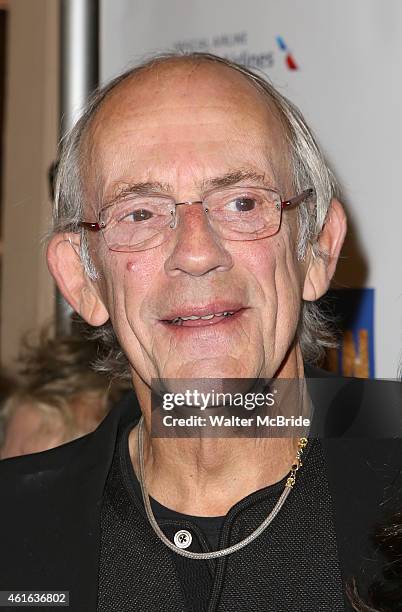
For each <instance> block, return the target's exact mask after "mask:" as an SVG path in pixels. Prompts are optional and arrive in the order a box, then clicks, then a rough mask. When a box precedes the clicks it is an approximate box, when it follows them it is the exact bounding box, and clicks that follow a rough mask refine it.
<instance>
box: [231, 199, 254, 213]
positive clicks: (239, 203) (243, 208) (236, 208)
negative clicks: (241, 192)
mask: <svg viewBox="0 0 402 612" xmlns="http://www.w3.org/2000/svg"><path fill="white" fill-rule="evenodd" d="M256 206H257V201H256V200H255V199H254V198H248V197H246V196H244V197H243V196H242V197H239V198H236V199H235V200H232V201H231V202H229V203H228V204H227V207H228V208H229V209H230V210H232V211H233V212H248V211H250V210H254V209H255V208H256Z"/></svg>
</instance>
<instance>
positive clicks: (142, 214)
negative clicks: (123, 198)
mask: <svg viewBox="0 0 402 612" xmlns="http://www.w3.org/2000/svg"><path fill="white" fill-rule="evenodd" d="M152 216H153V213H152V212H151V211H150V210H147V209H146V208H138V209H137V210H132V211H131V212H129V213H128V214H126V215H124V217H121V218H120V219H119V221H134V222H138V221H147V219H151V217H152Z"/></svg>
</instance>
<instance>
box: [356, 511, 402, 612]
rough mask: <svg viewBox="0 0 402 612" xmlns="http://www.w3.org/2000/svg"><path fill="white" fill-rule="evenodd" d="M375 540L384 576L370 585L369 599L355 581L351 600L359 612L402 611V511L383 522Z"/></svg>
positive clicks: (374, 537)
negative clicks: (380, 556) (363, 597)
mask: <svg viewBox="0 0 402 612" xmlns="http://www.w3.org/2000/svg"><path fill="white" fill-rule="evenodd" d="M373 539H374V542H375V544H376V546H377V549H378V551H379V552H380V553H382V555H383V557H384V562H385V563H384V568H383V570H382V576H381V577H380V578H378V579H375V580H374V581H373V583H372V584H371V586H370V587H369V590H368V596H367V598H365V599H366V601H363V599H362V598H361V597H360V595H359V592H358V585H357V583H356V580H353V581H352V583H351V584H350V585H349V586H348V588H347V593H348V596H349V599H350V602H351V604H352V606H353V609H354V610H356V611H357V612H402V510H400V511H399V512H397V513H396V514H394V515H393V516H392V517H391V518H390V519H389V520H388V521H387V522H384V523H383V524H381V525H380V526H379V527H378V528H377V530H376V532H375V535H374V536H373Z"/></svg>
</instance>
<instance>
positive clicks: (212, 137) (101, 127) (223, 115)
mask: <svg viewBox="0 0 402 612" xmlns="http://www.w3.org/2000/svg"><path fill="white" fill-rule="evenodd" d="M82 147H83V153H84V154H83V158H84V159H85V181H83V182H84V188H85V189H86V191H87V195H88V196H91V195H93V194H94V193H95V192H96V193H97V194H98V195H101V197H104V196H105V195H106V196H107V195H108V196H112V195H113V192H114V191H115V190H116V189H118V188H119V185H120V184H122V183H124V182H125V181H126V180H136V181H154V182H156V181H161V182H164V183H167V184H169V182H172V183H175V182H177V180H179V179H178V177H179V176H180V177H183V176H186V173H192V175H193V176H194V177H197V178H199V179H200V180H205V179H209V178H213V176H212V175H213V173H214V171H215V169H217V171H218V166H219V170H225V168H224V166H225V164H226V165H227V166H228V168H226V170H230V171H233V172H235V171H236V170H238V169H239V168H238V167H241V168H244V167H246V168H249V169H250V170H251V171H252V170H255V172H256V174H258V173H259V174H264V175H267V177H268V179H267V180H268V182H269V180H271V182H274V183H276V184H277V185H278V187H279V186H281V187H282V188H284V189H285V188H286V186H287V185H288V184H289V183H290V164H289V153H288V140H287V134H286V129H285V127H284V122H283V120H282V118H281V115H280V112H279V110H278V109H277V108H276V106H275V104H274V103H273V102H272V101H271V100H269V98H268V96H266V95H264V94H263V93H262V92H260V91H258V89H257V88H256V87H255V86H254V85H253V84H252V83H251V82H249V80H248V79H247V78H246V77H245V76H244V75H243V74H241V73H240V72H237V71H236V70H234V69H231V68H229V67H226V66H222V65H218V64H213V63H212V62H204V63H189V62H180V61H175V62H172V63H171V64H166V65H160V66H156V67H153V68H150V69H147V70H145V71H143V72H140V73H139V74H136V75H134V76H133V77H129V78H128V79H126V80H125V81H124V82H122V83H120V84H119V85H118V86H117V87H116V88H115V89H114V90H113V91H112V92H110V93H109V94H108V96H107V98H106V99H105V100H104V102H103V103H102V105H101V107H100V108H99V109H98V111H97V113H96V115H95V116H94V117H93V119H92V121H91V123H90V125H89V127H88V129H87V131H86V134H85V137H84V138H83V143H82ZM133 175H134V176H133ZM99 192H102V193H99ZM91 199H92V198H91Z"/></svg>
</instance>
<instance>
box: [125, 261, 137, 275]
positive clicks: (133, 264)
mask: <svg viewBox="0 0 402 612" xmlns="http://www.w3.org/2000/svg"><path fill="white" fill-rule="evenodd" d="M126 269H127V270H128V272H138V269H139V262H138V261H135V260H134V261H133V260H128V261H127V263H126Z"/></svg>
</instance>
